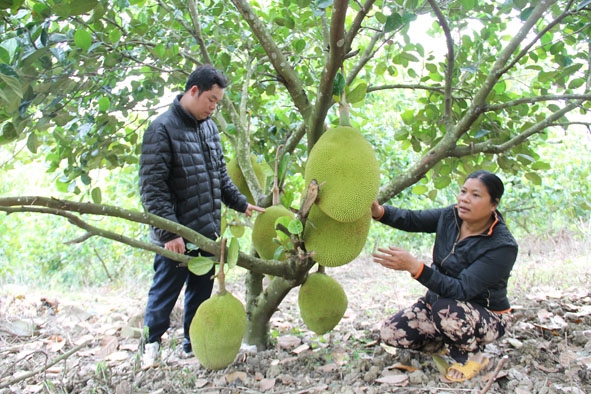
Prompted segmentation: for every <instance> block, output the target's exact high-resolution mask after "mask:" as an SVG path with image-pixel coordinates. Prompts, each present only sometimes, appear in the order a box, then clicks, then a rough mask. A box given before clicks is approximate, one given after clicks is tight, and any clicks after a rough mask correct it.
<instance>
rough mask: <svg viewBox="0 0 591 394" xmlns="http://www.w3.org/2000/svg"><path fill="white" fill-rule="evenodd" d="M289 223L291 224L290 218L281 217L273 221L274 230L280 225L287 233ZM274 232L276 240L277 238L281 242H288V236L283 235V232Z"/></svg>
mask: <svg viewBox="0 0 591 394" xmlns="http://www.w3.org/2000/svg"><path fill="white" fill-rule="evenodd" d="M290 222H291V218H290V217H289V216H282V217H280V218H277V220H275V229H276V228H277V225H279V224H281V225H282V226H283V227H285V228H286V229H288V231H289V224H290ZM275 232H276V233H277V238H279V240H280V241H281V242H284V241H287V240H289V235H288V234H285V233H284V232H283V231H281V230H276V231H275Z"/></svg>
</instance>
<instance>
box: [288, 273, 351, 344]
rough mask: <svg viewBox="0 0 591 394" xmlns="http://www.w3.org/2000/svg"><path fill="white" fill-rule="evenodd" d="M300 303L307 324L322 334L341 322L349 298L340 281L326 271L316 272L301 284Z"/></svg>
mask: <svg viewBox="0 0 591 394" xmlns="http://www.w3.org/2000/svg"><path fill="white" fill-rule="evenodd" d="M298 305H299V307H300V315H301V316H302V320H303V321H304V323H305V324H306V326H307V327H308V328H309V329H310V330H311V331H314V332H315V333H316V334H318V335H322V334H326V333H327V332H329V331H331V330H332V329H333V328H335V327H336V325H337V324H339V322H340V321H341V319H342V318H343V315H344V314H345V311H346V310H347V305H348V300H347V294H345V291H344V290H343V288H342V287H341V285H340V284H339V282H337V281H336V280H335V279H334V278H332V277H330V276H328V275H327V274H325V273H321V272H315V273H313V274H310V275H308V278H306V281H305V282H304V284H303V285H302V286H300V291H299V293H298Z"/></svg>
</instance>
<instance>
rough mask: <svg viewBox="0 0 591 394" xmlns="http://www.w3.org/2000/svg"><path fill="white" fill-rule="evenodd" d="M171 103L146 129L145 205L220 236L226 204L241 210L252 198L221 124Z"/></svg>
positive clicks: (154, 235) (162, 239) (164, 236)
mask: <svg viewBox="0 0 591 394" xmlns="http://www.w3.org/2000/svg"><path fill="white" fill-rule="evenodd" d="M180 97H181V95H179V96H177V97H176V98H175V100H174V102H173V104H172V105H171V107H170V108H169V109H168V110H167V111H166V112H165V113H163V114H162V115H160V116H158V117H157V118H156V119H155V120H154V121H153V122H152V123H151V124H150V126H149V127H148V128H147V129H146V132H145V133H144V139H143V143H142V148H141V156H140V194H141V197H142V203H143V205H144V208H145V209H146V210H147V211H148V212H150V213H153V214H155V215H158V216H161V217H164V218H167V219H170V220H173V221H175V222H178V223H181V224H183V225H185V226H187V227H189V228H191V229H193V230H195V231H197V232H199V233H201V234H202V235H204V236H206V237H208V238H210V239H216V237H218V236H219V235H220V220H221V203H222V202H223V203H224V204H225V205H226V206H228V207H230V208H232V209H235V210H237V211H239V212H245V211H246V208H247V206H248V203H247V201H246V197H245V196H244V195H242V194H241V193H240V192H239V191H238V189H237V188H236V186H235V185H234V184H233V183H232V180H231V179H230V176H229V175H228V172H227V170H226V163H225V161H224V156H223V152H222V145H221V142H220V136H219V133H218V130H217V127H216V125H215V123H214V122H213V121H212V120H211V119H210V118H207V119H205V120H203V121H197V120H196V119H195V118H194V117H193V116H191V115H190V114H189V113H188V112H186V111H185V110H184V109H183V108H182V107H181V105H180V101H179V100H180ZM177 237H178V235H176V234H174V233H170V232H167V231H164V230H162V229H158V228H153V227H152V228H151V229H150V238H151V239H152V241H153V242H154V243H156V244H158V245H164V244H165V243H166V242H168V241H170V240H172V239H174V238H177Z"/></svg>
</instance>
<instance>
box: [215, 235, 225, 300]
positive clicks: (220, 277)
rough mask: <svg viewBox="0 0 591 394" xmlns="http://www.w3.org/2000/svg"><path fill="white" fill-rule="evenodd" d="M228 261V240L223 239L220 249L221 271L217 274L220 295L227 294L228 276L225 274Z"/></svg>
mask: <svg viewBox="0 0 591 394" xmlns="http://www.w3.org/2000/svg"><path fill="white" fill-rule="evenodd" d="M225 259H226V238H222V242H221V249H220V270H219V272H218V273H217V275H216V276H217V278H218V285H219V290H218V295H224V294H226V274H225V273H224V260H225Z"/></svg>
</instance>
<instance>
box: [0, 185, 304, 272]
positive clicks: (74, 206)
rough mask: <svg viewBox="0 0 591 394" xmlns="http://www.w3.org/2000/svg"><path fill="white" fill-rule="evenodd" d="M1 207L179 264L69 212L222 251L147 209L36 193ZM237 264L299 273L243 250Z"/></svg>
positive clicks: (154, 248)
mask: <svg viewBox="0 0 591 394" xmlns="http://www.w3.org/2000/svg"><path fill="white" fill-rule="evenodd" d="M39 207H46V208H50V209H47V210H42V209H41V208H39ZM0 211H5V212H8V213H12V212H36V213H45V214H54V215H58V216H62V217H66V218H67V219H68V220H70V222H71V223H72V224H74V225H76V226H79V227H81V228H83V229H85V230H86V231H88V232H91V233H93V234H95V235H99V236H101V237H105V238H108V239H112V240H114V241H117V242H121V243H124V244H126V245H129V246H132V247H135V248H140V249H144V250H149V251H153V252H155V253H159V254H162V255H166V256H167V257H169V258H171V259H173V260H176V261H181V264H186V263H187V262H188V259H187V256H184V255H179V254H177V253H172V252H169V251H167V250H165V249H164V248H161V247H158V246H156V245H151V244H147V243H144V242H141V241H137V240H135V239H132V238H129V237H125V236H123V235H120V234H116V233H113V232H110V231H108V230H103V229H99V228H95V227H93V226H91V225H89V224H88V223H86V222H84V221H83V220H82V219H81V218H79V217H77V216H75V215H72V214H71V213H70V212H77V213H80V214H91V215H99V216H110V217H117V218H121V219H124V220H129V221H131V222H135V223H143V224H148V225H151V226H155V227H158V228H161V229H163V230H166V231H170V232H172V233H175V234H178V235H180V236H182V237H183V238H185V239H186V240H187V241H189V242H191V243H193V244H195V245H197V246H198V247H199V248H200V249H202V250H204V251H206V252H208V253H211V254H213V255H216V256H219V255H220V251H221V250H220V245H219V244H218V243H216V242H215V241H212V240H211V239H209V238H207V237H204V236H203V235H201V234H199V233H198V232H196V231H193V230H191V229H190V228H188V227H185V226H182V225H180V224H179V223H176V222H173V221H171V220H168V219H165V218H162V217H159V216H156V215H152V214H150V213H142V212H136V211H130V210H126V209H123V208H120V207H115V206H110V205H102V204H91V203H78V202H72V201H65V200H58V199H55V198H47V197H39V196H23V197H3V198H0ZM238 265H239V266H241V267H243V268H246V269H248V270H252V271H254V272H259V273H262V274H269V275H275V276H280V277H284V278H287V279H293V278H297V277H298V276H299V269H298V267H297V265H296V264H295V263H290V262H282V261H277V260H261V259H258V258H256V257H253V256H251V255H248V254H245V253H240V254H239V259H238Z"/></svg>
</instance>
